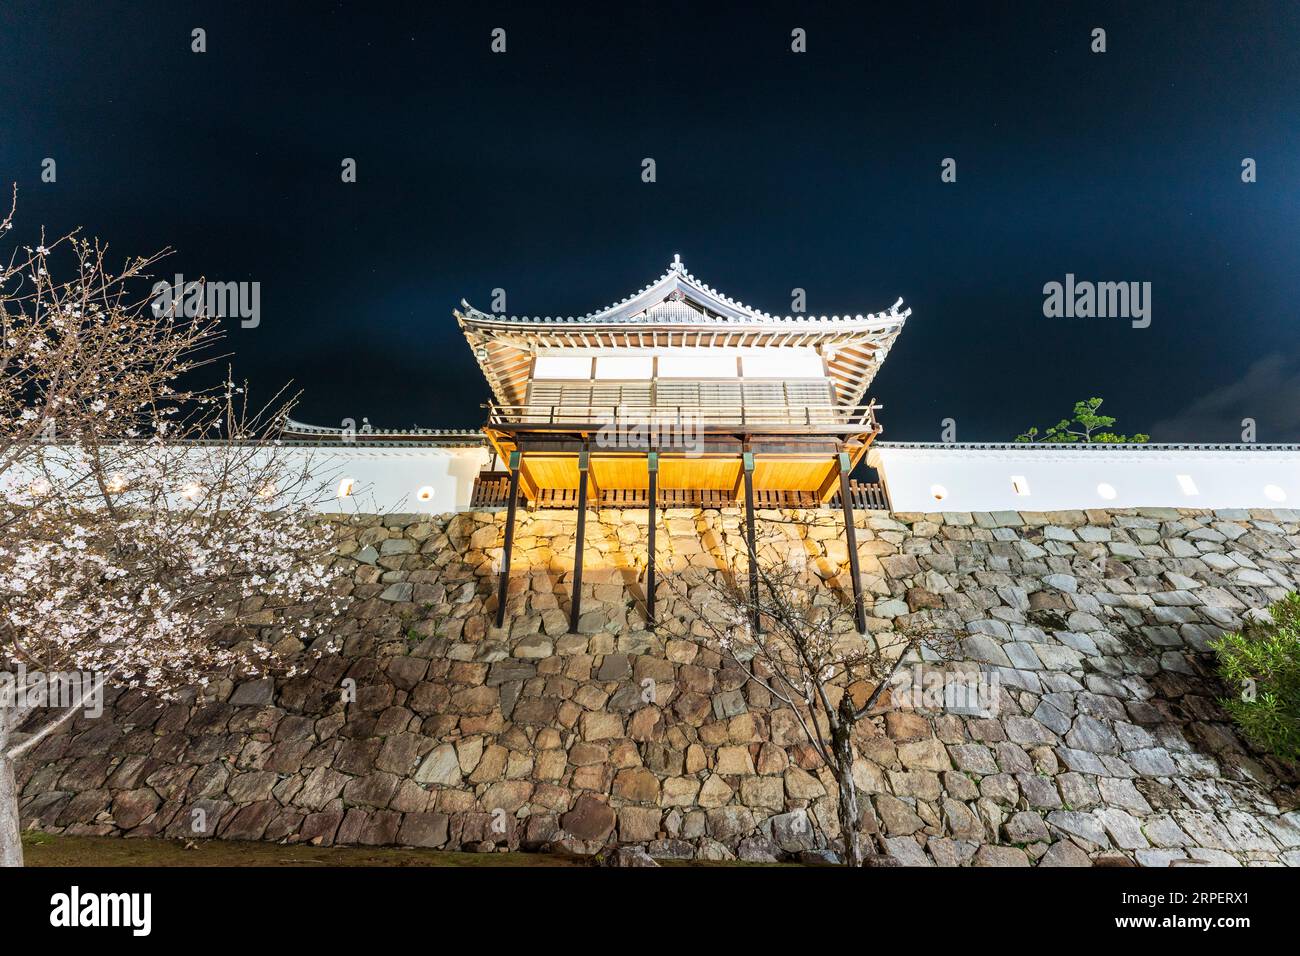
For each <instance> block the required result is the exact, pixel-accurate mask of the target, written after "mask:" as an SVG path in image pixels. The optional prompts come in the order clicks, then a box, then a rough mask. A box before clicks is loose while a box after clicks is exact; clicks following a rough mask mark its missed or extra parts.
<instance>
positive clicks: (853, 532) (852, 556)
mask: <svg viewBox="0 0 1300 956" xmlns="http://www.w3.org/2000/svg"><path fill="white" fill-rule="evenodd" d="M839 466H840V501H841V503H842V504H843V505H844V541H845V544H847V545H848V548H849V576H850V577H851V578H852V579H853V619H854V621H855V622H856V623H857V625H858V633H859V634H865V633H867V612H866V608H865V607H864V606H863V601H862V572H861V571H860V570H859V568H858V532H857V529H856V528H854V527H853V498H852V496H851V495H850V494H849V473H850V472H852V470H853V468H852V466H851V465H850V464H849V456H848V454H847V453H845V452H840V455H839Z"/></svg>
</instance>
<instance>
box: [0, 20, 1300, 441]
mask: <svg viewBox="0 0 1300 956" xmlns="http://www.w3.org/2000/svg"><path fill="white" fill-rule="evenodd" d="M547 6H549V5H547ZM871 6H872V5H868V4H860V3H854V4H847V3H846V4H843V5H838V4H835V5H832V4H826V5H823V4H806V3H788V4H735V5H730V4H728V5H721V4H718V5H714V4H700V3H694V4H688V3H681V4H676V3H671V4H670V3H654V4H649V3H647V4H624V3H610V4H607V5H595V4H591V5H588V6H572V7H567V8H566V7H564V6H563V5H557V6H554V7H552V8H551V9H543V5H541V4H519V5H505V4H502V5H498V4H491V3H476V4H456V5H454V7H453V6H452V5H440V4H433V3H420V4H412V5H411V7H410V9H409V10H405V11H403V10H402V7H401V5H400V4H390V3H383V4H380V3H373V2H372V3H352V2H346V3H343V2H340V3H328V4H327V3H317V4H300V5H294V4H289V3H275V2H259V3H220V4H217V3H213V4H198V5H192V4H186V3H181V2H176V3H171V2H169V3H161V2H160V3H152V2H139V3H114V2H97V3H94V4H87V3H79V4H71V3H40V4H37V3H28V2H18V3H15V2H12V0H6V2H4V3H3V4H2V5H0V181H3V182H4V183H5V184H6V188H7V184H8V183H9V182H13V181H16V182H17V183H18V187H19V191H20V205H19V217H18V221H17V225H16V227H15V229H14V232H13V233H12V234H11V237H12V238H13V239H16V240H21V241H26V242H33V243H34V241H35V239H36V236H37V230H38V229H39V227H40V226H42V225H44V226H45V227H47V229H48V230H49V231H50V232H52V233H57V232H60V231H63V230H66V229H69V228H71V227H74V226H82V227H84V228H85V230H86V232H87V233H88V234H90V235H97V236H100V237H102V238H104V239H106V240H108V241H109V242H110V243H111V244H112V246H113V247H114V249H115V250H116V251H117V252H118V253H121V254H122V255H123V256H125V255H126V254H128V253H130V254H136V253H148V252H153V251H155V250H157V249H159V248H161V247H164V246H171V247H173V248H175V249H176V250H177V251H176V253H175V255H173V256H172V257H171V258H170V260H168V263H167V265H166V268H165V269H164V270H163V272H164V274H165V275H167V276H170V275H171V274H172V273H174V272H181V273H183V274H185V275H186V276H187V277H190V278H197V277H198V276H200V275H205V276H207V277H208V278H209V279H214V280H221V281H257V282H260V283H261V324H260V325H259V327H257V328H255V329H244V328H240V327H239V325H238V323H237V322H231V323H230V329H229V339H228V343H227V344H228V346H229V348H230V349H231V350H232V351H233V352H234V363H235V371H236V374H237V375H239V376H243V377H247V378H249V379H250V380H251V381H252V383H253V384H254V386H255V391H256V393H258V394H261V395H263V396H266V397H269V395H270V394H271V393H272V392H273V391H274V390H275V389H276V388H278V387H279V386H280V385H282V384H283V383H284V382H286V381H288V380H292V381H293V383H294V384H295V386H296V387H298V388H301V389H303V390H304V397H303V401H302V404H301V406H300V409H299V412H298V417H299V418H302V419H305V420H307V421H311V422H314V423H317V424H323V425H338V424H339V423H340V421H341V420H342V419H343V418H344V417H352V418H355V419H356V420H358V421H360V419H361V418H362V416H366V417H368V418H369V419H370V421H371V422H372V423H375V424H376V425H386V426H394V427H398V426H401V427H404V426H409V425H411V424H419V425H423V426H429V427H456V426H476V425H478V424H481V422H482V420H483V419H482V415H483V413H482V411H481V409H480V408H479V405H480V403H481V402H484V401H486V400H487V398H488V390H487V387H486V385H485V384H484V383H483V381H482V378H481V376H480V374H479V371H478V368H477V366H476V364H475V362H474V359H473V356H472V355H471V354H470V350H469V348H468V346H467V345H466V344H465V341H464V339H463V337H462V335H461V333H460V331H459V330H458V328H457V326H456V323H455V320H454V319H453V317H452V315H451V310H452V308H454V307H455V306H456V305H457V304H458V303H459V301H460V299H461V298H462V297H465V298H467V299H469V301H471V302H473V303H474V304H476V305H478V306H479V307H481V308H485V309H486V308H487V307H488V306H489V304H490V302H489V300H490V297H491V290H492V289H493V288H495V287H502V288H504V289H505V290H506V292H507V295H508V311H509V312H511V313H519V314H534V315H568V314H581V313H585V312H587V311H589V310H592V309H594V308H599V307H603V306H605V305H607V304H609V303H610V302H612V301H614V300H617V299H620V298H622V297H623V296H625V295H628V294H629V293H631V292H633V291H634V290H637V289H639V288H641V287H642V286H644V285H645V284H647V283H648V282H650V281H651V280H653V279H654V278H656V277H657V276H659V275H660V274H662V272H663V271H664V269H665V267H666V266H667V264H668V263H669V261H670V260H671V258H672V256H673V254H674V253H680V254H681V255H682V258H683V259H684V261H685V263H686V265H687V267H688V268H689V269H690V271H692V272H693V273H694V274H695V275H696V276H698V277H699V278H700V279H702V280H703V281H705V282H707V283H709V284H710V285H713V286H714V287H716V288H718V289H721V290H722V291H724V292H726V293H728V294H729V295H731V296H733V297H735V298H738V299H740V300H742V301H744V302H746V303H750V304H753V305H756V306H758V307H760V308H763V309H765V310H767V311H772V312H778V313H781V314H785V313H787V312H789V311H790V296H791V292H790V290H791V289H792V288H794V287H802V288H805V289H806V290H807V296H808V310H809V311H810V312H813V313H817V314H821V313H826V314H836V313H844V312H869V311H877V310H880V309H884V308H887V307H888V306H889V305H890V304H891V303H893V301H894V300H895V299H896V298H897V297H899V296H902V297H903V298H904V300H905V301H906V302H907V304H908V305H910V306H911V307H912V309H913V315H912V318H911V319H910V320H909V321H908V324H907V327H906V328H905V330H904V331H903V334H902V335H901V337H900V338H899V341H898V343H897V345H896V346H895V348H894V350H893V352H892V353H891V355H890V357H889V359H888V361H887V362H886V364H885V368H884V371H882V372H881V374H880V375H879V376H878V377H877V379H876V381H875V383H874V384H873V386H872V388H871V394H872V395H874V396H875V397H876V399H877V400H878V401H880V402H881V403H883V405H884V406H885V409H884V412H883V413H882V415H881V418H882V421H883V422H884V423H885V426H886V431H885V435H884V437H885V438H886V439H892V440H916V441H932V440H938V439H939V437H940V427H941V426H940V421H941V420H942V419H944V418H953V419H956V422H957V438H958V440H962V441H998V440H1008V439H1010V438H1012V437H1014V436H1015V435H1016V434H1017V433H1018V432H1019V431H1020V430H1022V429H1023V428H1024V427H1026V426H1028V425H1030V424H1038V425H1040V426H1041V425H1044V424H1050V423H1052V422H1054V421H1055V420H1056V419H1058V418H1060V417H1062V416H1063V414H1064V413H1065V411H1066V410H1067V409H1068V407H1069V406H1070V405H1071V404H1072V403H1073V402H1074V401H1075V400H1077V399H1080V398H1085V397H1088V396H1091V395H1098V396H1102V397H1104V398H1105V399H1106V407H1105V410H1106V411H1109V412H1112V413H1113V414H1115V415H1117V416H1118V417H1119V419H1120V420H1119V425H1118V427H1119V428H1120V429H1121V430H1126V431H1148V432H1150V433H1151V434H1152V437H1153V440H1156V441H1237V440H1240V432H1241V425H1240V422H1241V419H1242V418H1244V417H1251V418H1254V419H1256V421H1257V422H1258V438H1259V440H1260V441H1300V348H1298V347H1297V305H1296V304H1297V302H1300V268H1297V256H1298V255H1300V154H1298V149H1297V147H1298V146H1300V143H1298V138H1297V136H1298V134H1297V130H1298V129H1300V5H1297V4H1295V3H1292V2H1285V3H1282V2H1279V3H1271V4H1268V3H1261V4H1254V3H1242V2H1233V3H1230V4H1223V3H1204V4H1202V3H1168V4H1165V3H1153V2H1141V3H1132V2H1124V3H1119V2H1116V3H1089V4H1078V5H1070V4H1059V3H1055V2H1053V3H1036V2H1035V3H1017V4H1001V3H981V2H973V0H968V2H961V3H952V4H934V5H931V4H925V3H910V2H909V3H890V4H886V5H882V6H881V7H880V8H879V9H874V10H873V9H871ZM195 27H202V28H203V29H205V30H206V31H207V52H206V53H202V54H197V53H193V52H191V30H192V29H193V28H195ZM495 27H501V28H504V29H505V30H506V37H507V52H506V53H505V54H493V53H492V52H491V50H490V42H491V37H490V34H491V31H492V29H493V28H495ZM796 27H799V28H802V29H804V30H806V31H807V47H808V51H807V52H806V53H803V54H797V53H792V52H791V50H790V45H791V31H792V30H793V29H794V28H796ZM1095 27H1102V28H1104V29H1105V30H1106V45H1107V51H1106V52H1105V53H1104V54H1096V53H1093V52H1091V50H1090V45H1091V43H1092V36H1091V31H1092V30H1093V28H1095ZM46 157H51V158H54V159H55V160H56V162H57V181H56V182H55V183H43V182H42V181H41V163H42V160H43V159H44V158H46ZM345 157H352V158H355V159H356V161H357V164H358V181H357V182H356V183H343V182H342V181H341V176H340V172H341V165H340V164H341V162H342V160H343V159H344V158H345ZM646 157H651V158H653V159H654V160H655V161H656V166H657V170H656V171H657V182H655V183H643V182H642V181H641V162H642V160H643V158H646ZM946 157H951V158H954V159H955V160H956V161H957V182H956V183H943V182H941V179H940V172H941V169H940V164H941V162H942V160H943V159H944V158H946ZM1245 157H1251V158H1253V159H1254V160H1255V161H1256V163H1257V168H1258V181H1257V182H1255V183H1250V184H1247V183H1243V182H1242V178H1241V172H1242V167H1241V163H1242V160H1243V158H1245ZM1066 273H1073V274H1075V275H1076V276H1077V277H1078V278H1079V279H1081V280H1082V279H1087V280H1092V281H1137V282H1150V283H1151V285H1152V313H1151V318H1152V321H1151V325H1150V327H1149V328H1146V329H1135V328H1133V327H1132V326H1131V324H1130V322H1129V321H1128V320H1126V319H1122V318H1110V319H1097V318H1093V319H1079V318H1046V317H1044V315H1043V291H1042V290H1043V285H1044V283H1047V282H1051V281H1054V280H1055V281H1063V280H1064V278H1065V275H1066Z"/></svg>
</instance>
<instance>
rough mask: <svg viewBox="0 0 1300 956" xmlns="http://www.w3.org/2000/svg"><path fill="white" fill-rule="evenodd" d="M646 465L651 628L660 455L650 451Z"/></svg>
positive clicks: (647, 601) (647, 607)
mask: <svg viewBox="0 0 1300 956" xmlns="http://www.w3.org/2000/svg"><path fill="white" fill-rule="evenodd" d="M646 466H647V467H648V468H649V469H650V491H649V501H648V502H647V504H648V505H649V506H650V533H649V535H648V540H647V543H646V565H645V616H646V620H647V623H648V624H649V625H650V628H651V630H653V629H654V626H655V518H656V509H655V505H656V504H657V503H658V502H657V500H656V499H657V498H658V497H659V455H658V453H657V452H653V451H652V452H650V454H649V455H648V456H647V458H646Z"/></svg>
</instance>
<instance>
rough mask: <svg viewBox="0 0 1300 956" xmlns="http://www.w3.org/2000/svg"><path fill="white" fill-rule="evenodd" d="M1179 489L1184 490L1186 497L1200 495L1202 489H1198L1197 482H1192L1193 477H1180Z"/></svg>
mask: <svg viewBox="0 0 1300 956" xmlns="http://www.w3.org/2000/svg"><path fill="white" fill-rule="evenodd" d="M1178 487H1179V488H1181V489H1183V494H1185V495H1199V494H1200V493H1201V492H1200V489H1199V488H1197V487H1196V482H1194V481H1192V476H1191V475H1179V476H1178Z"/></svg>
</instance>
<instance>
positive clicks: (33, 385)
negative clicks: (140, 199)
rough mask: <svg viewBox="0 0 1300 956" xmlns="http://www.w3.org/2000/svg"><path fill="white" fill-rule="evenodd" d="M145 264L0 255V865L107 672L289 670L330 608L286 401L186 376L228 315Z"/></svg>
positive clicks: (326, 568)
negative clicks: (59, 272)
mask: <svg viewBox="0 0 1300 956" xmlns="http://www.w3.org/2000/svg"><path fill="white" fill-rule="evenodd" d="M12 221H13V210H12V207H11V210H10V213H9V215H8V216H7V217H6V218H5V219H4V220H3V221H2V222H0V235H2V234H4V233H7V232H9V230H10V229H11V226H12ZM156 261H157V257H151V258H147V259H133V260H130V261H128V262H127V263H126V265H125V266H124V267H123V268H122V269H121V270H120V271H117V272H114V271H112V270H111V269H110V268H109V265H108V260H107V250H106V248H104V247H102V246H100V245H98V244H97V243H94V242H90V241H87V240H83V239H81V238H79V237H78V236H77V235H75V234H73V235H70V236H66V237H63V238H61V239H59V240H58V241H56V242H51V243H49V245H48V247H47V245H46V244H45V243H44V242H42V243H41V244H40V245H38V246H36V247H34V248H27V249H23V250H21V251H16V252H15V254H14V255H13V256H11V257H10V259H9V262H8V265H7V267H6V266H0V678H4V680H3V681H2V682H0V864H2V865H21V863H22V844H21V841H20V823H19V814H18V797H19V794H18V792H17V787H16V771H15V764H16V762H17V761H18V760H20V759H21V758H22V757H23V755H24V754H26V753H29V752H30V751H31V750H32V749H33V748H34V747H35V746H36V745H37V744H39V743H40V742H41V741H42V740H44V739H45V738H46V737H47V736H48V735H49V734H51V733H53V732H54V731H56V730H57V729H58V728H59V727H61V726H63V725H64V724H65V723H66V722H67V721H68V720H69V719H71V718H72V717H73V716H75V715H76V714H77V713H78V712H79V711H82V710H90V709H91V708H92V707H94V706H95V705H96V703H97V702H98V701H99V700H100V699H102V694H103V692H104V690H105V688H106V687H107V686H109V685H116V686H123V687H143V688H147V689H150V690H153V691H155V692H157V693H158V694H159V695H161V696H164V697H166V696H169V695H173V694H174V693H175V692H177V691H178V690H180V689H182V688H186V687H198V688H200V689H201V688H203V687H205V686H206V685H207V684H208V683H209V682H210V681H211V680H212V679H213V678H214V677H215V676H218V675H220V676H231V677H253V676H258V675H263V674H266V673H269V672H272V671H274V672H278V673H286V674H288V673H292V672H293V670H292V665H291V664H290V663H289V661H290V659H291V658H292V657H294V656H295V655H297V654H298V652H300V651H302V650H304V649H309V650H310V652H312V653H322V652H324V651H325V650H328V649H330V645H329V640H328V638H327V637H326V636H324V632H325V629H326V628H327V627H328V624H329V622H330V620H331V619H332V617H333V616H334V615H336V614H337V613H338V612H339V610H340V600H341V599H339V598H336V597H335V596H334V594H333V591H334V584H335V582H336V572H335V570H334V566H333V548H332V535H331V527H332V526H331V525H330V523H328V522H325V521H322V520H320V519H319V518H318V517H317V515H316V512H315V510H314V509H313V504H314V503H315V502H316V500H317V498H318V496H320V495H321V494H322V493H323V489H324V487H325V481H324V480H322V478H321V476H319V475H315V474H314V473H313V472H314V468H313V463H312V462H311V460H310V458H308V457H305V456H303V455H295V456H290V455H288V454H286V448H285V446H284V445H283V444H282V442H281V441H280V439H279V435H280V429H281V427H282V426H283V424H284V422H285V421H286V419H287V416H288V414H289V411H290V408H291V405H292V402H291V401H286V400H283V399H282V397H278V398H277V402H278V404H273V405H268V406H266V407H264V408H261V409H257V410H253V409H250V406H249V403H248V401H247V397H246V394H245V390H244V389H243V388H241V387H238V386H237V385H236V384H235V383H234V382H233V381H232V380H231V379H230V377H229V375H227V376H225V378H224V380H218V381H217V383H216V384H215V386H212V387H198V386H195V385H193V384H192V383H193V382H194V381H196V380H198V379H199V378H201V377H202V376H203V374H204V371H205V369H207V368H208V367H209V366H211V364H212V360H213V358H214V354H215V353H214V348H215V346H216V345H217V343H218V342H219V340H220V336H221V331H220V326H219V323H218V322H217V321H215V320H213V319H211V318H209V317H207V316H204V315H197V316H192V317H188V318H186V317H184V316H177V315H176V314H174V313H175V310H174V309H172V310H168V309H158V308H155V307H154V306H153V304H152V303H151V301H150V300H149V298H148V297H147V294H141V293H140V288H141V285H142V283H143V282H144V280H147V278H148V277H147V275H146V272H147V270H148V268H149V267H150V266H151V265H152V264H153V263H154V262H156ZM64 264H71V269H70V272H71V275H70V277H69V278H66V279H63V280H57V279H55V278H54V277H53V276H52V274H51V273H52V272H53V271H56V265H58V266H62V265H64ZM146 288H147V284H146Z"/></svg>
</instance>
